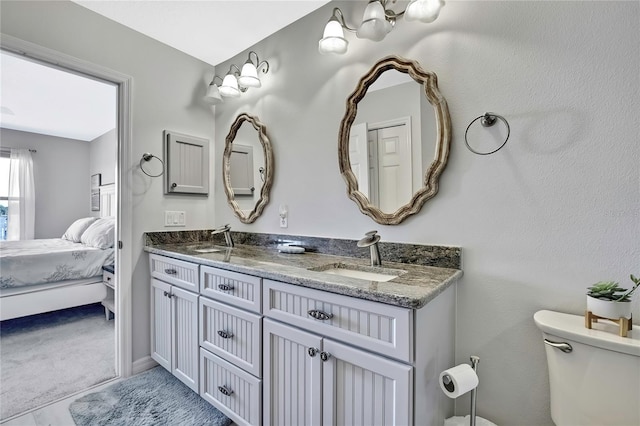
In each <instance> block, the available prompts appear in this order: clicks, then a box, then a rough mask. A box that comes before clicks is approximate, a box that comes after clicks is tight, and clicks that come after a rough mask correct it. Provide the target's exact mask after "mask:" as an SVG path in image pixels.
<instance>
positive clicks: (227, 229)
mask: <svg viewBox="0 0 640 426" xmlns="http://www.w3.org/2000/svg"><path fill="white" fill-rule="evenodd" d="M221 232H224V240H225V242H226V243H227V247H233V239H232V238H231V226H230V225H229V224H228V223H227V224H226V225H224V226H221V227H219V228H215V229H214V230H213V231H211V235H216V234H220V233H221Z"/></svg>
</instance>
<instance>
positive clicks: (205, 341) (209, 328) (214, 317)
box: [200, 297, 262, 377]
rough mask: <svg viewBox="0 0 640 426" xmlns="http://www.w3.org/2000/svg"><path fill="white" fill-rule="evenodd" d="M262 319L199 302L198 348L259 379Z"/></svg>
mask: <svg viewBox="0 0 640 426" xmlns="http://www.w3.org/2000/svg"><path fill="white" fill-rule="evenodd" d="M261 324H262V317H260V316H258V315H255V314H251V313H249V312H246V311H243V310H241V309H237V308H234V307H231V306H228V305H224V304H222V303H218V302H215V301H213V300H210V299H207V298H206V297H201V298H200V346H202V347H203V348H205V349H207V350H209V351H210V352H213V353H214V354H216V355H218V356H220V357H222V358H224V359H226V360H227V361H230V362H231V363H233V364H235V365H237V366H238V367H240V368H242V369H244V370H246V371H248V372H249V373H251V374H253V375H255V376H258V377H260V376H261V374H262V371H261V370H262V368H261V367H262V362H261V351H260V345H261V343H262V338H261V337H262V336H261V330H262V327H261Z"/></svg>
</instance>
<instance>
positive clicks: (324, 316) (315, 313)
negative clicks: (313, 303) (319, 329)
mask: <svg viewBox="0 0 640 426" xmlns="http://www.w3.org/2000/svg"><path fill="white" fill-rule="evenodd" d="M307 314H309V316H310V317H312V318H315V319H317V320H320V321H326V320H329V319H331V318H333V314H332V313H326V312H322V311H319V310H317V309H311V310H310V311H307Z"/></svg>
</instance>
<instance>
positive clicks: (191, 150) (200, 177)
mask: <svg viewBox="0 0 640 426" xmlns="http://www.w3.org/2000/svg"><path fill="white" fill-rule="evenodd" d="M164 139H165V141H164V145H165V156H164V158H165V166H166V172H165V176H166V178H165V191H164V192H165V194H177V193H180V194H208V193H209V140H208V139H203V138H197V137H195V136H188V135H183V134H180V133H176V132H171V131H168V130H165V131H164Z"/></svg>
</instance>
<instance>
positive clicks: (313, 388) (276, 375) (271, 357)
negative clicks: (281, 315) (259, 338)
mask: <svg viewBox="0 0 640 426" xmlns="http://www.w3.org/2000/svg"><path fill="white" fill-rule="evenodd" d="M263 335H264V354H263V361H264V366H263V374H264V376H263V383H264V388H263V392H264V404H263V410H264V415H263V424H264V425H278V426H286V425H319V424H320V422H321V417H320V416H321V398H322V394H321V389H322V386H321V383H320V380H321V377H320V376H321V363H322V362H321V361H320V356H319V351H318V352H314V351H312V352H311V353H312V354H313V356H311V355H310V353H309V349H314V350H318V348H321V343H322V339H321V338H320V337H319V336H316V335H314V334H311V333H307V332H304V331H301V330H298V329H295V328H293V327H289V326H286V325H283V324H279V323H276V322H274V321H271V320H268V319H264V321H263Z"/></svg>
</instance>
